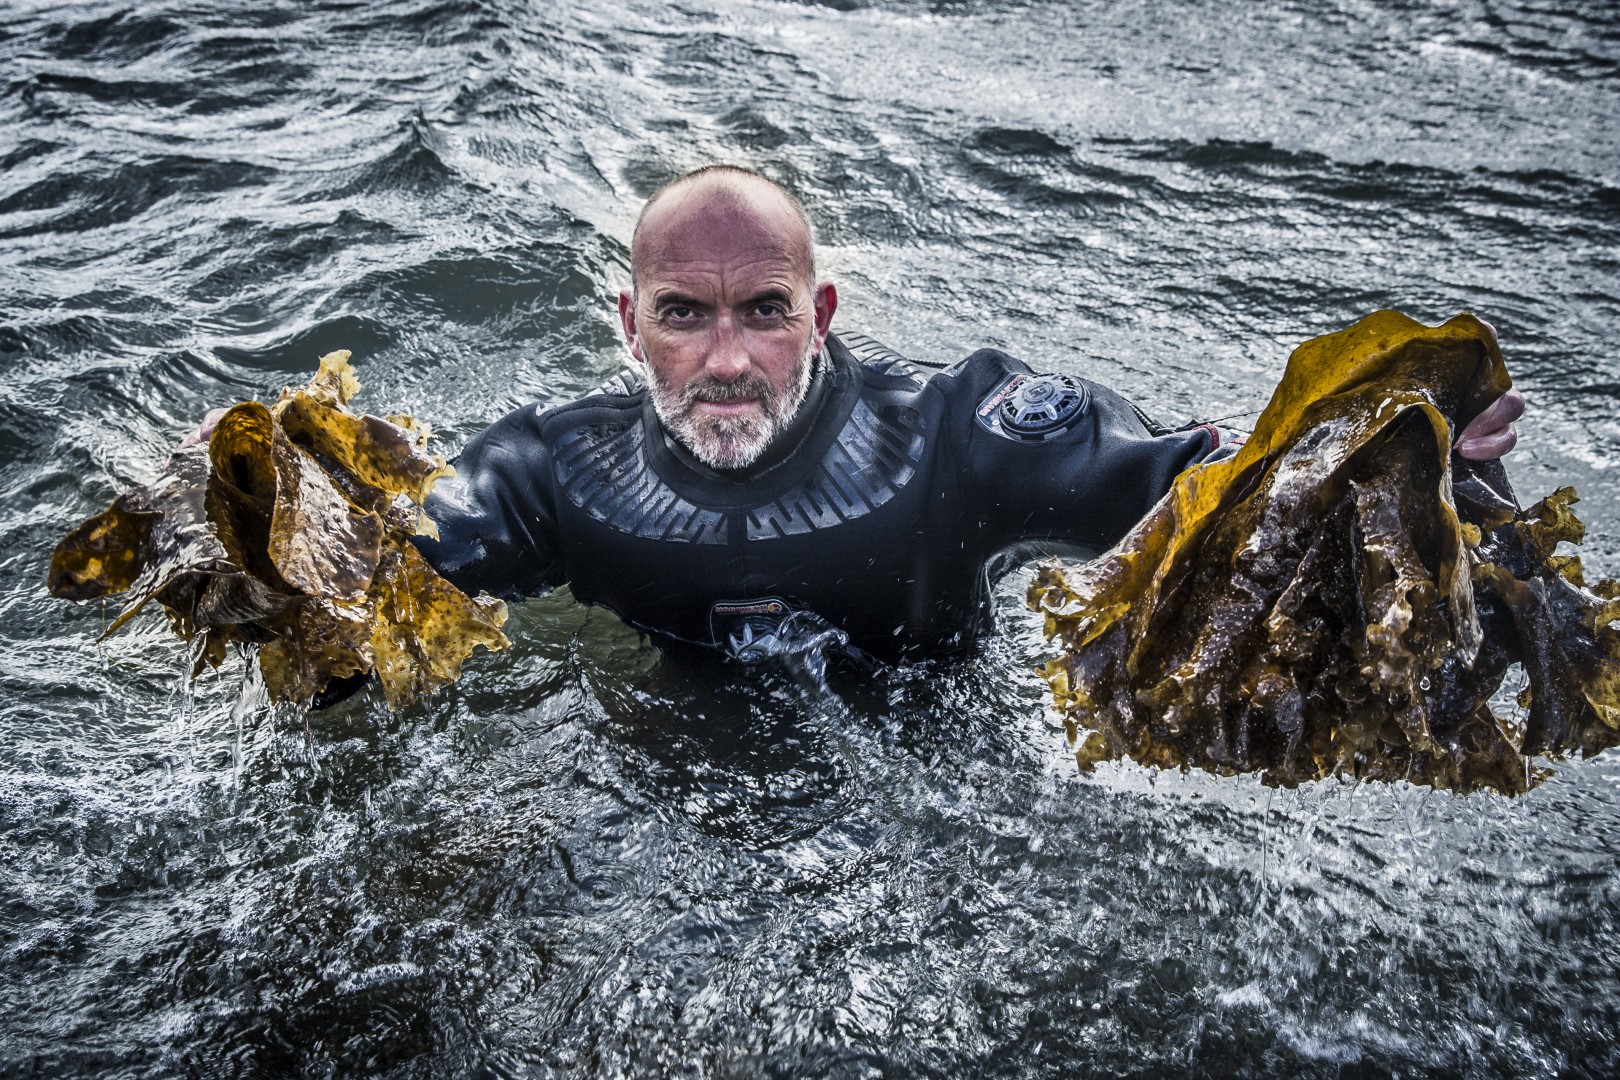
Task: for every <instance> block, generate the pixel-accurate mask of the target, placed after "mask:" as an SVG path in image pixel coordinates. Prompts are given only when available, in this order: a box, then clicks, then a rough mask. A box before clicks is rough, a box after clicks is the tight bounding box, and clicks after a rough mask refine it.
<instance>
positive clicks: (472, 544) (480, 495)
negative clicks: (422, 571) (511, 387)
mask: <svg viewBox="0 0 1620 1080" xmlns="http://www.w3.org/2000/svg"><path fill="white" fill-rule="evenodd" d="M545 418H546V413H545V411H543V410H541V409H540V408H539V407H537V406H526V407H524V408H522V409H518V410H517V411H515V412H513V413H510V414H508V415H507V416H506V417H504V418H502V419H501V420H498V421H496V422H495V423H494V424H491V425H490V426H489V427H487V428H485V429H484V430H483V431H482V432H480V433H479V434H478V435H476V436H474V437H473V439H472V441H471V442H469V443H468V444H467V446H466V448H465V449H464V450H463V451H462V452H461V456H460V457H459V458H457V459H456V460H455V462H454V463H453V464H454V466H455V469H456V475H455V476H454V477H451V478H449V479H447V480H441V481H440V482H439V483H438V484H437V485H436V486H435V487H434V489H433V494H432V495H430V496H429V497H428V501H427V504H426V506H425V509H426V510H427V513H428V516H429V517H430V518H432V519H433V523H434V524H435V525H436V526H437V527H438V530H439V537H438V539H437V540H433V539H430V538H428V537H417V547H418V548H419V549H420V550H421V552H422V554H423V555H425V556H427V559H428V561H429V562H430V563H432V564H433V567H434V569H436V570H438V571H439V573H441V574H443V575H444V576H445V577H446V578H448V579H449V580H450V581H451V583H453V584H454V585H455V586H456V587H457V588H459V589H461V590H462V591H463V592H467V593H477V592H479V591H484V592H488V593H491V594H493V595H495V596H500V597H503V598H505V599H508V600H516V599H521V598H522V597H525V596H537V595H539V594H541V593H543V592H545V591H546V590H548V589H550V588H552V587H553V586H556V585H560V584H562V583H563V572H562V567H561V565H560V563H559V560H558V557H557V537H556V516H555V513H554V511H553V507H554V505H555V504H554V502H553V498H552V494H553V492H552V485H551V477H552V475H553V473H552V468H551V458H550V453H549V451H548V449H547V447H546V442H545V437H544V432H543V427H544V421H545Z"/></svg>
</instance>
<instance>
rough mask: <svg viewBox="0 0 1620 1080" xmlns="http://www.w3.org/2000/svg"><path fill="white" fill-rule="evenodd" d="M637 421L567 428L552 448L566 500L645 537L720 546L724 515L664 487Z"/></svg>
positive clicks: (594, 516) (723, 541)
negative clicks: (651, 465)
mask: <svg viewBox="0 0 1620 1080" xmlns="http://www.w3.org/2000/svg"><path fill="white" fill-rule="evenodd" d="M645 438H646V436H645V434H644V433H643V430H642V427H641V425H640V424H639V423H631V424H628V425H625V426H619V425H614V426H610V427H585V428H579V429H577V430H575V431H571V432H569V433H568V434H567V435H565V436H564V437H563V438H562V440H561V441H560V442H559V443H558V445H557V448H556V450H555V460H556V463H557V480H558V484H559V486H560V487H561V488H562V491H563V494H564V495H565V496H566V497H567V499H568V501H569V502H571V503H573V504H574V505H575V506H577V507H579V508H580V509H581V510H583V511H584V512H585V513H586V514H588V515H589V516H590V517H592V518H594V519H595V520H597V521H600V522H601V523H602V524H604V525H608V526H610V527H612V528H614V529H617V530H619V531H620V532H623V533H629V534H630V535H632V536H639V537H642V538H644V539H647V540H670V541H674V542H676V543H686V544H724V543H725V542H726V518H725V515H724V514H722V513H720V512H718V511H715V510H706V509H704V508H702V507H700V506H695V505H693V504H692V503H691V502H688V501H687V500H686V499H683V498H682V497H681V496H680V495H678V494H676V493H675V492H674V491H672V490H670V488H669V486H668V485H667V484H665V483H664V482H663V481H662V480H660V479H659V478H658V476H657V474H656V473H654V472H653V471H652V469H650V468H648V467H647V456H646V454H645V453H644V452H643V442H644V440H645Z"/></svg>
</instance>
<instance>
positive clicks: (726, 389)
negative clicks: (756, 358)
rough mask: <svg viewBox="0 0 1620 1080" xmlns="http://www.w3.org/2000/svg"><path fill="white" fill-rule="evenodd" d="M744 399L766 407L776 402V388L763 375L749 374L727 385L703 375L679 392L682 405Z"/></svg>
mask: <svg viewBox="0 0 1620 1080" xmlns="http://www.w3.org/2000/svg"><path fill="white" fill-rule="evenodd" d="M744 398H755V399H757V400H758V401H759V402H760V403H761V404H763V405H765V406H767V407H768V406H770V405H771V403H772V402H774V401H775V400H776V388H775V387H773V386H772V385H771V383H770V380H769V379H766V378H765V377H764V376H763V375H757V374H754V373H749V374H746V375H743V376H741V377H739V378H737V379H735V380H733V381H732V382H728V383H726V382H721V381H720V380H719V379H716V378H715V377H714V376H712V375H704V376H702V377H700V378H698V379H694V380H693V381H692V382H690V383H688V384H687V386H686V389H685V390H683V391H681V404H683V405H691V404H693V403H694V402H698V401H739V400H742V399H744Z"/></svg>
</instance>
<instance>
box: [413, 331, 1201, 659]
mask: <svg viewBox="0 0 1620 1080" xmlns="http://www.w3.org/2000/svg"><path fill="white" fill-rule="evenodd" d="M852 346H853V351H852ZM1019 429H1023V430H1019ZM1219 441H1220V436H1219V435H1218V434H1217V433H1216V432H1215V431H1214V429H1212V428H1207V427H1206V428H1198V429H1193V430H1188V431H1182V432H1179V433H1170V432H1165V431H1163V430H1161V429H1156V428H1155V427H1154V426H1152V425H1150V424H1149V423H1148V422H1147V421H1146V420H1145V418H1144V417H1142V415H1141V414H1140V413H1138V412H1137V411H1136V410H1135V408H1134V407H1133V406H1131V405H1130V404H1129V403H1128V402H1126V401H1125V400H1124V399H1123V398H1121V397H1119V396H1118V395H1116V394H1114V393H1113V392H1112V391H1110V390H1107V389H1106V388H1104V387H1102V386H1099V385H1096V384H1094V383H1089V382H1085V381H1083V380H1075V379H1068V378H1067V377H1062V376H1033V375H1032V373H1031V371H1030V369H1029V368H1028V367H1026V366H1025V365H1024V364H1022V363H1020V362H1019V361H1017V360H1014V359H1013V358H1011V357H1009V356H1007V355H1006V354H1005V353H1001V352H997V351H994V350H981V351H979V352H976V353H974V354H973V355H972V356H969V357H968V358H967V359H965V360H963V361H961V362H960V363H958V364H957V365H955V366H954V367H952V368H950V369H949V370H946V371H943V372H938V373H935V374H932V375H931V376H929V375H925V374H923V373H922V372H920V371H919V369H917V368H916V367H914V366H912V365H911V364H909V363H907V362H906V361H904V360H902V359H901V358H899V357H898V356H895V355H894V354H892V353H888V352H887V350H885V349H883V348H882V347H881V346H878V345H877V344H876V343H875V342H870V341H869V340H866V339H861V338H857V337H855V336H854V335H849V336H848V337H847V340H846V341H840V340H839V339H838V338H837V337H829V338H828V339H827V347H826V349H825V351H824V353H823V356H822V359H821V362H820V370H819V371H818V374H817V376H816V378H815V380H814V382H813V383H812V389H811V392H810V396H809V397H808V398H807V399H806V402H805V405H804V407H803V408H802V409H801V410H800V413H799V415H798V416H797V417H796V418H795V420H794V422H793V424H792V426H791V427H790V428H789V429H788V430H787V431H785V432H784V433H783V434H782V435H781V436H779V437H778V438H777V439H776V440H774V441H773V443H772V444H771V446H770V447H768V448H767V450H766V452H765V454H764V455H763V456H762V458H761V459H760V460H759V461H758V462H756V463H755V464H754V465H752V466H750V467H749V468H746V469H741V470H736V471H728V472H721V471H716V470H713V469H709V468H707V467H705V466H704V465H702V464H700V463H699V462H698V461H696V460H695V459H694V458H693V457H692V456H691V455H690V454H689V453H687V452H686V450H685V449H684V448H683V447H681V446H680V445H679V444H678V443H676V442H675V441H674V440H673V439H671V438H669V437H668V436H667V435H665V433H664V431H663V428H662V426H661V425H660V424H659V422H658V420H657V418H656V416H655V414H654V413H653V409H652V405H651V402H650V401H649V399H648V395H647V392H646V389H645V387H644V385H643V384H642V382H641V380H640V379H639V377H637V376H634V375H632V374H630V373H628V372H626V373H625V374H623V375H621V376H620V377H619V378H617V379H616V380H614V382H612V383H610V384H609V385H608V386H606V387H604V388H603V389H602V390H600V391H598V392H596V393H593V394H591V395H589V396H588V397H585V398H583V399H581V400H579V401H575V402H572V403H569V404H566V405H558V406H552V407H541V406H538V405H535V406H528V407H525V408H522V409H518V410H517V411H515V412H513V413H511V414H509V415H508V416H506V417H505V418H503V419H502V420H499V421H497V422H496V423H494V424H492V425H491V426H490V427H488V428H487V429H485V430H484V431H483V432H481V433H480V434H479V435H477V436H476V437H475V438H474V439H473V440H472V441H471V442H469V443H468V444H467V447H466V449H465V450H464V451H463V452H462V454H461V457H460V459H459V460H458V461H457V462H456V470H457V475H456V477H455V478H454V479H453V480H449V481H444V482H441V483H440V485H439V486H438V488H437V490H436V491H435V493H434V495H433V497H432V498H431V499H430V500H429V502H428V505H427V509H428V512H429V514H430V515H431V516H432V518H433V520H434V521H435V522H436V523H437V525H438V529H439V536H440V539H439V540H438V541H436V542H435V541H426V540H424V541H422V543H421V547H422V550H423V551H424V552H425V553H426V554H427V556H428V558H429V559H430V560H431V561H432V562H433V563H434V565H435V566H436V567H437V568H438V569H439V570H440V572H442V573H443V574H444V575H445V576H446V577H448V578H449V579H450V580H451V581H453V582H455V583H456V584H457V585H458V586H460V587H461V588H462V589H464V590H467V591H469V592H476V591H477V590H480V589H482V590H487V591H489V592H491V593H494V594H497V595H501V596H505V597H508V598H515V597H518V596H525V595H531V596H532V595H536V594H539V593H542V592H544V591H546V590H547V589H548V588H551V587H553V586H557V585H561V584H563V583H564V582H566V583H568V585H569V586H570V588H571V589H572V591H573V593H574V595H575V596H576V597H577V598H578V599H580V600H583V601H586V602H589V603H593V604H601V605H603V606H605V607H608V608H610V609H612V610H613V611H615V612H617V613H618V614H619V616H620V617H622V618H623V619H625V620H626V621H627V622H629V623H631V624H632V625H634V626H636V627H639V628H641V629H643V630H646V631H648V632H650V633H652V634H654V635H655V636H659V637H663V638H666V639H675V640H678V641H684V642H691V643H696V644H700V645H706V646H714V647H718V648H720V649H722V650H724V651H726V652H729V653H730V654H732V655H734V656H739V657H741V658H744V659H752V658H755V657H758V656H761V655H766V654H770V653H773V652H777V651H779V650H783V649H788V650H792V649H795V648H798V647H801V646H802V645H803V644H805V643H806V641H808V640H822V641H825V640H827V639H829V638H831V639H834V640H839V641H845V639H846V636H847V641H846V644H847V646H848V647H850V648H852V649H856V650H859V651H861V652H864V653H866V654H868V655H871V656H875V657H877V658H880V659H885V660H903V659H914V658H919V657H923V656H930V655H940V654H944V653H950V652H954V651H959V650H961V649H962V648H964V647H966V646H969V645H971V644H972V643H973V642H974V641H975V640H976V639H977V638H978V637H979V635H980V634H981V633H982V631H983V630H984V629H986V627H987V626H988V614H989V603H988V601H989V585H990V582H991V580H992V578H993V577H994V576H995V575H997V574H999V573H1000V572H1002V571H1004V570H1006V569H1008V568H1010V567H1011V566H1012V565H1014V563H1016V562H1017V561H1019V560H1021V559H1024V558H1027V557H1028V556H1030V555H1032V554H1035V553H1038V552H1039V551H1043V550H1046V551H1049V550H1067V551H1070V552H1074V553H1078V554H1083V555H1089V554H1095V553H1097V552H1100V551H1102V550H1103V549H1105V548H1107V547H1108V546H1109V545H1111V544H1112V543H1113V542H1114V541H1115V540H1117V539H1119V538H1120V537H1121V536H1122V535H1124V533H1125V532H1126V531H1127V530H1128V529H1130V527H1131V526H1132V525H1133V524H1135V523H1136V521H1137V520H1138V519H1139V518H1141V516H1142V515H1143V514H1144V513H1145V512H1146V511H1147V510H1148V508H1149V507H1151V506H1152V505H1153V503H1154V502H1155V501H1156V500H1157V499H1158V498H1159V497H1160V496H1161V495H1162V494H1163V493H1164V492H1165V491H1166V490H1167V489H1168V487H1169V485H1170V482H1171V480H1172V479H1173V478H1174V477H1175V476H1176V474H1177V473H1178V472H1180V471H1181V470H1182V469H1183V468H1185V467H1186V466H1188V465H1190V464H1192V463H1194V462H1196V461H1199V460H1200V459H1202V458H1204V457H1205V456H1207V455H1208V454H1209V453H1210V451H1211V450H1212V449H1214V447H1215V445H1216V444H1218V443H1219Z"/></svg>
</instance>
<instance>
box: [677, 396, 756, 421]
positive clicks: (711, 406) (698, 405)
mask: <svg viewBox="0 0 1620 1080" xmlns="http://www.w3.org/2000/svg"><path fill="white" fill-rule="evenodd" d="M760 409H761V405H760V403H759V400H758V399H757V398H727V399H725V400H724V401H709V400H706V399H702V398H700V399H698V400H697V401H694V402H693V403H692V411H693V412H703V413H707V414H709V415H710V416H728V417H729V416H744V415H748V414H751V413H757V412H759V411H760Z"/></svg>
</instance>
